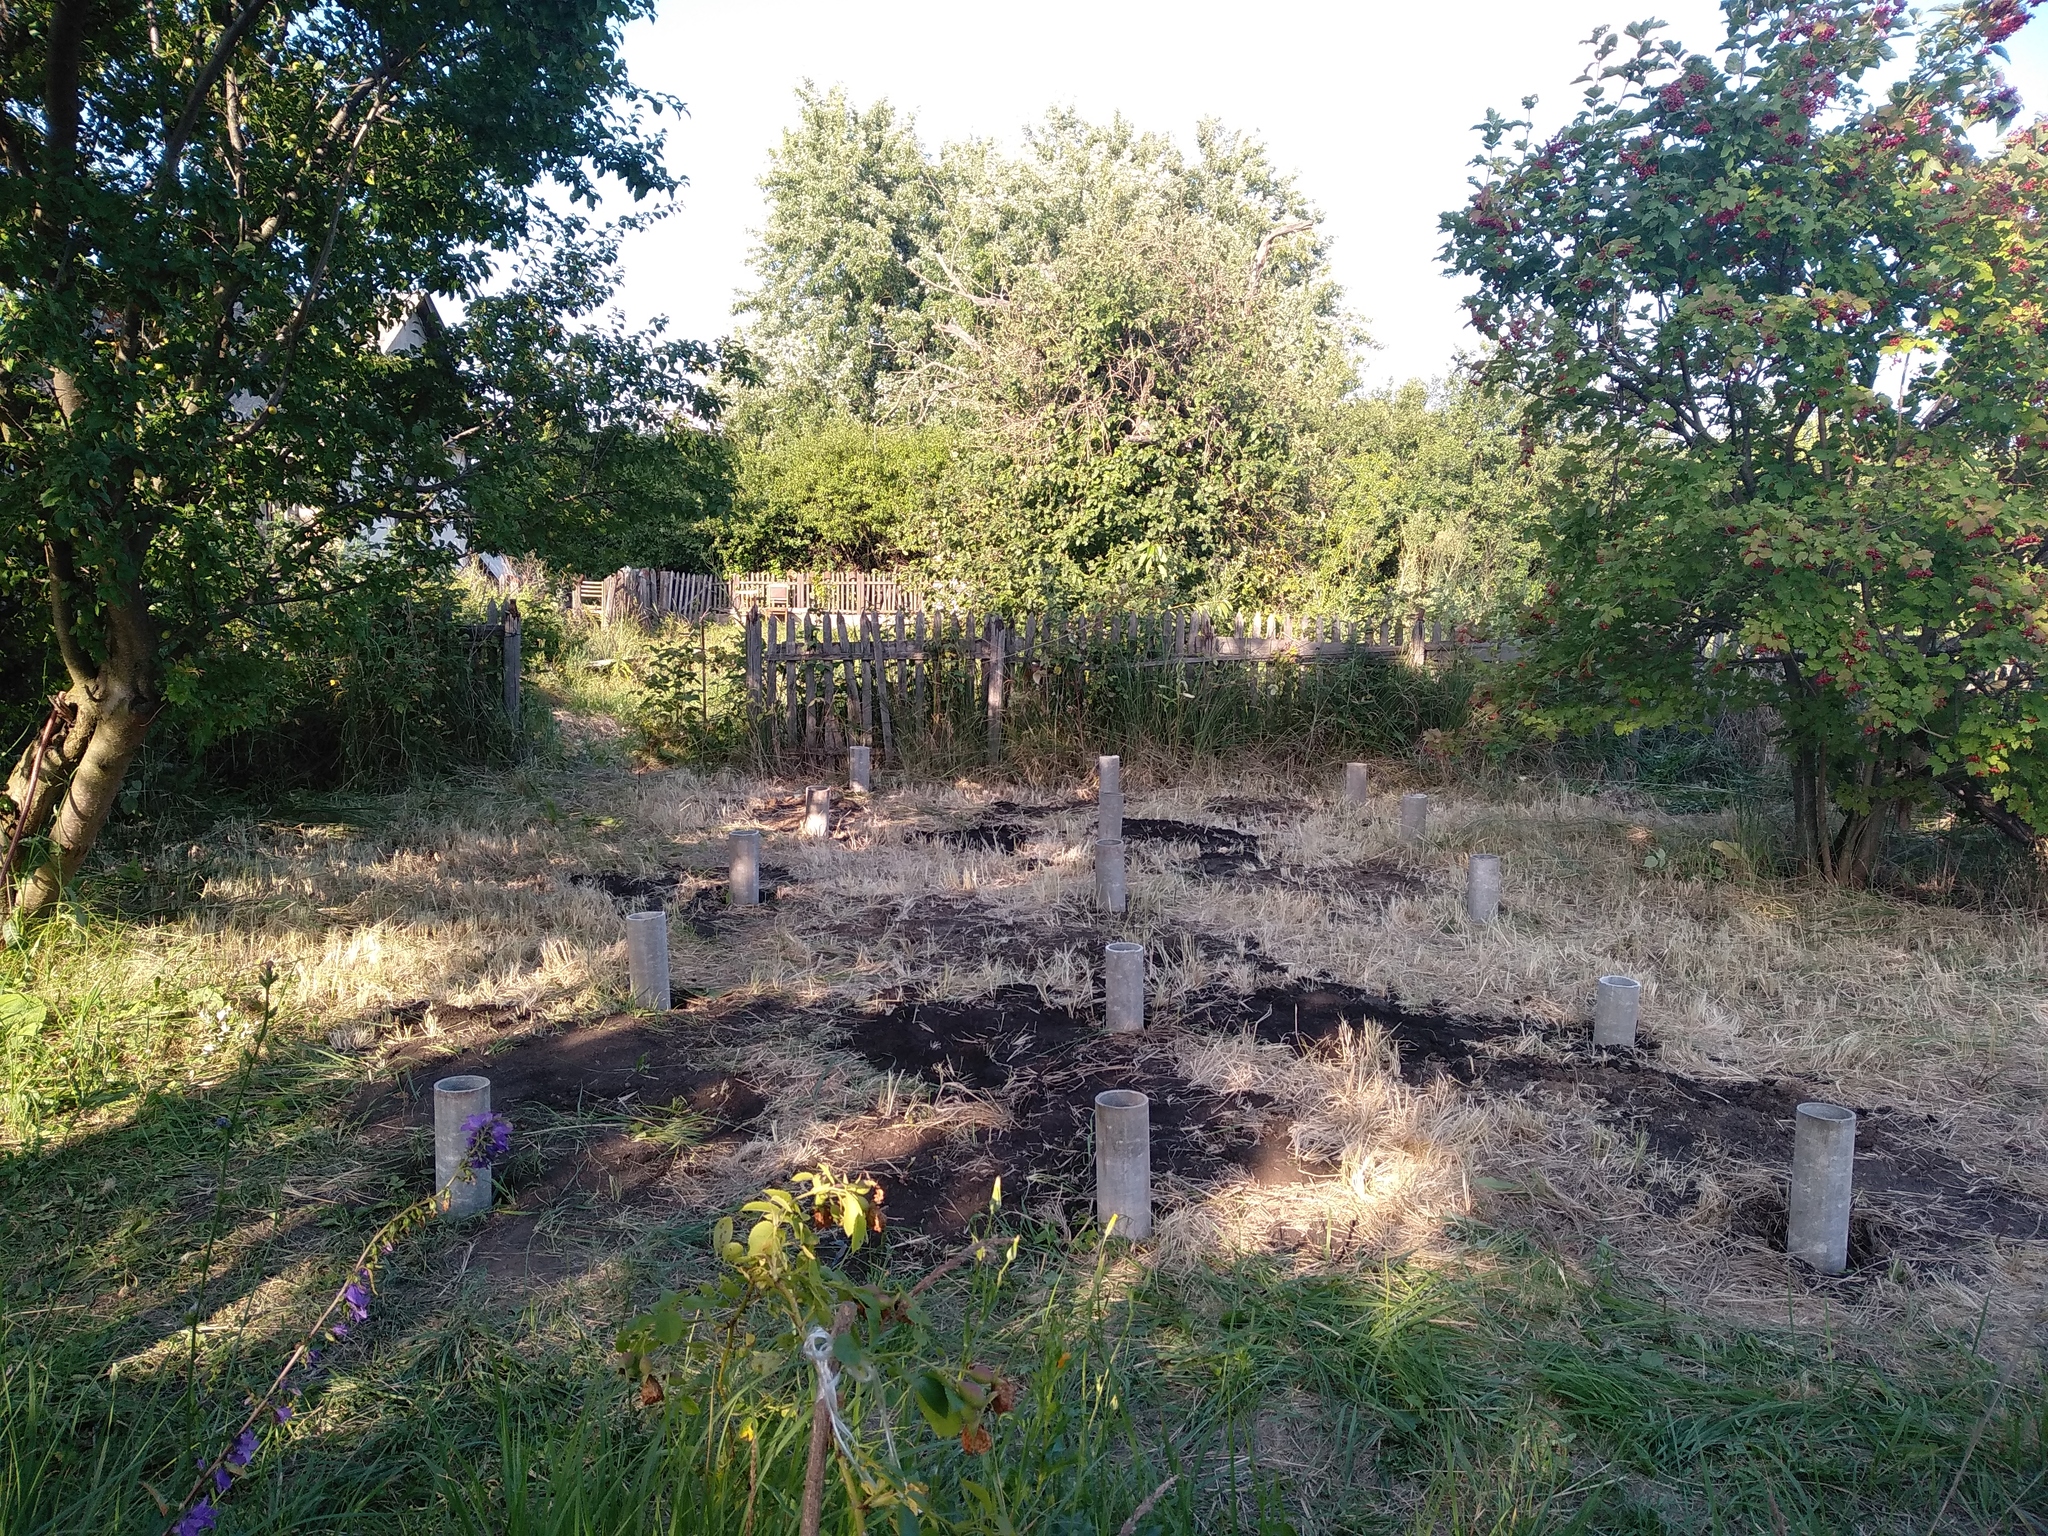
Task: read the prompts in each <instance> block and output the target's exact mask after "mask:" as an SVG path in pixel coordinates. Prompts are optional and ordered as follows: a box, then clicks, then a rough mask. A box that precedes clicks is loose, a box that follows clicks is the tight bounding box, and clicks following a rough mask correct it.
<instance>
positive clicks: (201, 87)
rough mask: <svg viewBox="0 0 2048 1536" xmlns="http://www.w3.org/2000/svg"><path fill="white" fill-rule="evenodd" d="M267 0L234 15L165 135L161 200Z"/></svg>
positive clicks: (157, 186)
mask: <svg viewBox="0 0 2048 1536" xmlns="http://www.w3.org/2000/svg"><path fill="white" fill-rule="evenodd" d="M266 3H267V0H249V3H248V4H247V5H245V6H243V7H242V10H241V13H240V14H239V15H237V16H234V17H233V18H231V19H230V20H229V22H228V24H227V26H226V28H225V29H223V30H222V32H221V35H220V37H219V39H218V40H217V41H216V42H215V43H214V45H213V52H212V53H211V54H209V55H208V56H207V60H206V63H205V64H203V65H202V66H200V70H199V74H198V75H197V76H196V77H195V78H194V79H193V81H192V89H191V90H190V91H189V92H187V93H186V96H185V110H184V111H183V112H181V113H179V114H178V121H177V123H176V124H175V125H173V127H172V128H171V131H170V132H169V133H168V134H166V135H165V136H164V152H163V157H162V158H161V159H160V160H159V161H158V162H157V168H156V176H155V178H154V184H153V185H152V186H151V188H150V191H151V193H152V194H153V195H154V196H155V197H156V198H157V200H158V201H159V202H161V201H162V200H163V197H164V194H165V193H167V192H168V191H170V188H171V183H172V182H173V181H175V180H176V179H177V175H178V162H179V160H181V159H182V158H184V154H185V143H186V141H187V140H188V139H190V138H191V137H192V128H193V125H194V124H196V123H197V122H198V121H199V114H200V112H201V111H203V110H204V109H205V106H206V98H207V97H208V96H209V95H211V94H212V92H213V87H214V85H215V84H216V83H217V82H218V81H219V79H220V77H221V74H222V72H223V71H224V70H226V68H227V67H228V60H230V59H231V58H233V57H234V55H235V49H236V48H238V47H240V46H241V42H242V38H243V37H244V36H245V35H246V34H247V33H248V30H249V26H250V23H252V22H253V21H255V20H256V16H257V13H258V12H260V11H261V10H262V9H263V7H264V5H265V4H266Z"/></svg>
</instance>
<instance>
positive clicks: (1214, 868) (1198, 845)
mask: <svg viewBox="0 0 2048 1536" xmlns="http://www.w3.org/2000/svg"><path fill="white" fill-rule="evenodd" d="M1124 841H1125V842H1126V843H1192V844H1193V845H1194V847H1195V857H1194V859H1193V861H1192V862H1191V864H1190V868H1191V869H1192V871H1193V872H1194V873H1196V874H1198V875H1208V876H1212V877H1213V876H1217V875H1247V874H1251V873H1254V872H1255V871H1258V870H1261V869H1263V868H1264V867H1265V865H1264V861H1263V860H1262V859H1261V858H1260V857H1259V839H1258V837H1257V835H1256V834H1254V833H1251V832H1241V831H1239V830H1238V829H1237V828H1235V827H1212V826H1204V825H1202V824H1201V823H1199V822H1193V821H1174V820H1171V819H1169V818H1167V817H1163V816H1126V817H1125V818H1124Z"/></svg>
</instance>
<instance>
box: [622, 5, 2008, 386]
mask: <svg viewBox="0 0 2048 1536" xmlns="http://www.w3.org/2000/svg"><path fill="white" fill-rule="evenodd" d="M1644 14H1650V15H1655V16H1658V17H1660V18H1662V19H1663V20H1665V21H1667V22H1669V23H1670V24H1671V25H1670V27H1669V29H1668V30H1667V32H1666V34H1665V35H1666V36H1670V37H1676V38H1678V39H1680V40H1681V41H1683V42H1684V43H1685V44H1686V45H1687V47H1688V48H1689V49H1696V48H1705V47H1708V46H1711V44H1712V43H1713V42H1716V41H1718V40H1719V38H1720V36H1721V27H1720V8H1719V6H1718V4H1716V3H1713V0H1666V3H1665V4H1662V5H1658V6H1654V7H1653V6H1651V5H1649V4H1648V0H1636V3H1634V4H1630V3H1629V0H1456V3H1452V0H1436V3H1433V4H1431V3H1423V4H1417V3H1414V0H1403V3H1399V4H1393V3H1387V0H1365V3H1354V4H1349V5H1315V4H1305V3H1299V0H1266V3H1264V4H1257V5H1245V4H1243V3H1242V0H1238V3H1232V4H1229V5H1219V4H1211V3H1207V0H1177V3H1172V4H1154V3H1133V0H1093V3H1074V0H1040V3H1039V4H1036V5H1033V6H1028V7H1024V8H1021V9H1020V8H1017V7H998V6H969V5H963V4H960V3H959V0H953V3H950V4H929V3H909V0H893V3H890V4H887V5H881V6H876V5H866V6H852V5H847V4H845V3H843V0H841V3H836V4H829V3H816V0H751V3H743V4H738V5H735V4H731V3H729V0H728V3H725V4H718V5H709V4H703V3H700V0H665V3H663V4H662V6H661V11H660V14H659V16H658V17H656V19H655V20H653V21H652V22H647V23H643V24H640V25H638V26H635V27H634V28H633V29H632V30H631V32H630V33H629V34H628V36H627V41H626V57H627V60H628V62H629V64H630V66H631V68H632V71H633V75H634V78H635V79H636V80H637V81H639V83H641V84H642V85H645V86H648V87H650V88H653V89H656V90H663V91H669V92H673V93H674V94H675V95H677V96H680V97H681V98H682V99H683V100H684V101H686V102H688V103H689V107H690V116H689V118H688V119H686V120H685V121H684V122H683V123H682V124H681V125H680V126H679V127H677V128H675V129H673V130H672V132H671V134H670V155H669V158H670V165H671V167H672V168H673V169H675V170H677V171H680V172H681V173H682V174H684V175H686V176H688V177H689V179H690V185H689V187H688V188H687V189H686V190H685V191H684V193H683V195H682V206H681V210H680V211H679V212H677V213H676V214H674V215H673V216H672V217H670V218H669V219H667V220H665V221H663V222H662V223H661V224H659V225H658V226H657V227H656V228H655V229H654V230H652V231H650V232H648V233H646V234H643V235H640V236H637V237H635V239H634V240H633V241H632V242H631V243H629V244H628V246H627V247H626V250H625V271H626V281H625V287H624V290H623V292H622V294H621V302H622V305H623V307H624V308H625V310H626V312H627V315H628V317H629V318H631V319H633V320H635V321H642V320H645V319H647V318H649V317H651V316H653V315H657V314H663V315H667V316H668V317H669V319H670V321H671V322H672V323H673V326H674V330H675V332H676V333H678V334H681V335H685V336H696V337H703V338H707V339H709V338H713V337H717V336H722V335H725V334H727V333H729V332H730V331H732V330H733V329H734V325H735V322H734V319H733V313H732V308H733V299H734V295H735V293H736V292H737V291H738V290H740V289H742V288H744V287H747V286H750V283H751V275H750V273H749V271H748V268H747V265H746V261H747V253H748V251H749V250H750V248H751V247H752V244H753V239H754V234H753V232H754V231H756V230H758V229H759V228H760V226H761V222H762V201H761V193H760V189H759V187H758V186H757V185H756V182H757V180H758V179H759V177H760V175H761V173H762V172H763V170H764V169H765V168H766V166H767V162H768V153H769V151H770V149H772V148H773V147H774V146H775V145H777V144H778V143H779V142H780V140H781V134H782V130H783V129H784V128H785V127H787V126H788V125H789V124H790V123H792V122H793V121H794V119H795V116H796V104H795V95H794V92H795V88H796V86H797V84H798V83H799V82H800V81H802V80H804V79H806V78H808V79H811V80H813V81H815V82H816V83H817V84H818V85H819V86H821V87H829V86H832V85H843V86H844V87H845V88H846V90H847V92H848V94H849V95H850V96H851V97H852V98H853V100H854V101H855V102H857V103H859V104H861V105H863V106H865V105H866V104H868V103H869V102H871V101H873V100H875V99H876V98H878V97H884V96H886V97H887V98H888V99H889V100H890V101H892V102H893V103H895V105H896V106H897V108H898V109H899V110H902V111H908V112H911V113H913V114H915V116H916V119H917V127H918V132H919V135H920V137H921V138H922V139H923V140H924V142H925V144H926V147H927V148H936V146H937V145H938V144H940V143H942V142H944V141H945V140H948V139H957V138H966V137H969V136H980V137H989V138H994V139H997V140H999V141H1000V142H1002V143H1004V144H1006V145H1010V146H1014V145H1015V144H1016V143H1017V141H1018V138H1019V132H1020V130H1021V129H1022V127H1023V126H1024V125H1025V124H1026V123H1029V122H1032V121H1034V120H1036V119H1037V118H1038V117H1040V116H1041V115H1042V114H1043V113H1044V111H1045V109H1046V108H1047V107H1048V106H1051V105H1054V104H1059V105H1064V106H1072V107H1074V108H1076V109H1078V110H1079V111H1080V112H1081V114H1082V115H1083V116H1085V117H1089V118H1093V119H1107V118H1109V117H1110V116H1112V115H1113V114H1115V113H1117V112H1121V113H1122V114H1123V115H1124V116H1125V117H1126V118H1128V119H1130V120H1131V121H1132V122H1133V123H1135V124H1136V125H1137V126H1139V127H1140V128H1144V129H1151V130H1158V131H1163V132H1168V133H1171V134H1173V135H1174V136H1175V137H1176V138H1177V139H1179V140H1180V142H1181V143H1182V145H1183V146H1184V147H1192V144H1193V139H1194V126H1195V123H1196V122H1197V121H1198V120H1199V119H1201V118H1203V117H1210V116H1213V117H1219V118H1221V119H1222V120H1223V121H1224V122H1225V123H1226V124H1227V125H1229V126H1230V127H1232V128H1236V129H1238V130H1240V131H1244V132H1248V133H1251V134H1253V135H1255V136H1257V137H1259V138H1261V139H1263V140H1264V141H1265V142H1266V145H1267V147H1268V149H1269V150H1270V151H1271V154H1272V157H1273V160H1274V162H1275V163H1276V164H1277V165H1278V166H1280V167H1281V168H1282V169H1285V170H1289V171H1292V172H1293V173H1294V174H1295V175H1296V176H1297V177H1298V178H1299V180H1300V184H1301V186H1302V188H1303V190H1304V191H1305V192H1306V194H1307V195H1308V197H1309V199H1310V200H1311V201H1312V202H1314V203H1316V204H1317V205H1318V206H1320V207H1321V208H1322V210H1323V211H1324V213H1325V215H1326V216H1327V217H1326V222H1325V225H1324V229H1325V231H1326V233H1327V234H1328V235H1330V236H1331V237H1332V238H1333V248H1332V260H1333V262H1334V265H1335V269H1336V275H1337V278H1338V280H1339V281H1340V282H1342V283H1343V284H1344V286H1345V289H1346V290H1347V292H1348V294H1349V298H1350V304H1351V307H1352V309H1353V310H1354V311H1355V312H1356V313H1357V314H1359V315H1360V316H1362V317H1363V319H1364V320H1365V322H1366V325H1367V328H1368V330H1369V331H1370V332H1371V334H1372V336H1373V338H1374V339H1375V341H1377V342H1378V343H1379V349H1378V350H1377V351H1375V352H1373V353H1371V354H1370V355H1369V356H1368V357H1367V359H1366V360H1365V372H1366V378H1367V382H1368V383H1369V384H1376V383H1385V382H1388V381H1390V380H1399V379H1404V378H1408V377H1412V376H1418V375H1419V376H1423V377H1432V376H1436V375H1440V374H1442V373H1443V372H1444V371H1445V370H1446V369H1447V368H1448V367H1449V366H1450V364H1451V361H1452V359H1453V357H1454V355H1455V354H1456V353H1457V352H1458V351H1459V350H1460V349H1461V348H1464V347H1468V346H1469V345H1471V340H1472V338H1471V333H1470V332H1468V331H1466V330H1465V329H1464V313H1463V308H1462V305H1461V303H1460V295H1461V293H1462V291H1463V289H1462V286H1461V284H1459V283H1457V282H1454V281H1453V280H1451V279H1448V278H1446V277H1444V276H1443V275H1442V274H1441V272H1440V270H1439V269H1438V266H1437V261H1436V252H1437V250H1438V248H1439V247H1440V246H1441V244H1442V236H1441V235H1440V234H1439V233H1438V231H1437V227H1436V219H1437V215H1438V214H1439V213H1440V212H1442V211H1443V210H1444V209H1446V208H1450V207H1453V206H1455V205H1456V204H1457V203H1459V202H1460V201H1462V199H1463V198H1464V196H1465V192H1466V186H1465V178H1466V176H1467V175H1468V174H1469V171H1468V168H1467V164H1466V162H1467V161H1468V160H1469V159H1470V158H1471V157H1472V155H1473V154H1474V153H1475V152H1476V151H1477V148H1478V141H1477V136H1476V135H1474V134H1473V133H1472V132H1471V131H1470V129H1471V125H1472V124H1474V123H1476V122H1478V121H1479V120H1480V119H1481V118H1483V117H1484V116H1485V113H1486V109H1487V108H1488V107H1489V106H1494V107H1499V108H1500V109H1501V110H1502V111H1504V112H1513V111H1515V109H1516V108H1517V105H1518V103H1519V102H1520V100H1521V98H1522V97H1523V96H1526V95H1531V94H1533V95H1537V96H1540V97H1541V98H1542V101H1541V103H1540V105H1539V106H1538V108H1537V114H1538V117H1537V120H1538V122H1539V123H1543V124H1545V125H1548V124H1551V123H1555V122H1558V121H1561V120H1563V119H1564V118H1566V117H1568V116H1569V114H1570V112H1571V111H1572V110H1573V109H1574V107H1575V106H1576V105H1577V102H1578V93H1579V91H1580V90H1582V89H1583V87H1574V86H1573V85H1572V84H1571V83H1570V82H1571V80H1572V78H1573V77H1574V76H1575V75H1577V74H1578V73H1579V71H1580V69H1581V68H1582V67H1583V66H1584V62H1585V57H1586V50H1585V49H1584V48H1582V47H1580V46H1579V44H1580V40H1581V39H1583V38H1585V37H1586V35H1587V34H1588V33H1590V32H1591V31H1592V29H1593V28H1594V27H1595V26H1596V25H1598V24H1600V23H1602V22H1606V23H1609V24H1610V25H1615V26H1619V25H1622V24H1625V23H1627V22H1629V21H1632V20H1635V19H1637V17H1639V16H1641V15H1644ZM2012 53H2013V67H2012V69H2011V70H2010V71H2009V73H2010V75H2011V78H2012V80H2013V82H2014V84H2016V85H2017V86H2018V87H2019V88H2020V91H2021V93H2022V95H2023V96H2024V97H2025V99H2026V100H2027V101H2028V102H2029V103H2030V104H2032V103H2040V104H2043V105H2048V23H2036V24H2035V25H2033V26H2031V27H2029V28H2027V29H2026V30H2025V31H2023V32H2021V33H2020V34H2019V36H2017V37H2016V38H2014V39H2013V42H2012Z"/></svg>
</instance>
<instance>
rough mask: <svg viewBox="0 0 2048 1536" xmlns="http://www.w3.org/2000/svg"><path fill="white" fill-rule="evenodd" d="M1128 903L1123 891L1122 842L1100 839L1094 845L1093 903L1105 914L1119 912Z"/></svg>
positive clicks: (1117, 838)
mask: <svg viewBox="0 0 2048 1536" xmlns="http://www.w3.org/2000/svg"><path fill="white" fill-rule="evenodd" d="M1129 902H1130V898H1129V896H1128V894H1127V893H1126V891H1125V889H1124V840H1123V839H1122V838H1120V837H1105V838H1102V839H1100V840H1099V841H1098V842H1097V843H1096V844H1095V903H1096V905H1097V906H1099V907H1101V908H1102V910H1103V911H1105V912H1121V911H1123V910H1124V908H1125V907H1126V906H1127V905H1129Z"/></svg>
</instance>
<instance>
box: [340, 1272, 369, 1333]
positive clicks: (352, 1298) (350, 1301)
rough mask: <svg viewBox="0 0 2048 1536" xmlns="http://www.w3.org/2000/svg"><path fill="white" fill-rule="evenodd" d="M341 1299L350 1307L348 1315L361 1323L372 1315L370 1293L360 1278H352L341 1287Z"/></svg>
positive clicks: (344, 1304)
mask: <svg viewBox="0 0 2048 1536" xmlns="http://www.w3.org/2000/svg"><path fill="white" fill-rule="evenodd" d="M341 1301H342V1305H343V1306H345V1307H347V1308H348V1315H349V1316H350V1317H351V1318H353V1319H355V1321H357V1322H359V1323H360V1322H361V1321H362V1320H363V1319H364V1318H366V1317H368V1316H369V1315H370V1293H369V1292H368V1291H366V1290H364V1289H363V1285H362V1282H361V1281H360V1280H351V1281H349V1283H348V1284H347V1285H344V1286H343V1287H342V1288H341Z"/></svg>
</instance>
